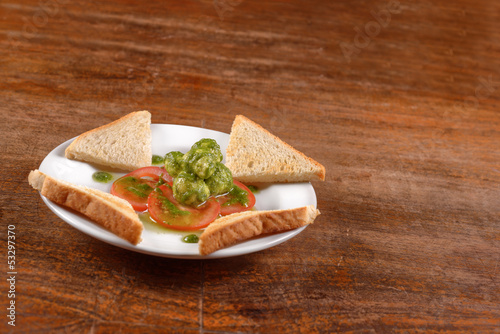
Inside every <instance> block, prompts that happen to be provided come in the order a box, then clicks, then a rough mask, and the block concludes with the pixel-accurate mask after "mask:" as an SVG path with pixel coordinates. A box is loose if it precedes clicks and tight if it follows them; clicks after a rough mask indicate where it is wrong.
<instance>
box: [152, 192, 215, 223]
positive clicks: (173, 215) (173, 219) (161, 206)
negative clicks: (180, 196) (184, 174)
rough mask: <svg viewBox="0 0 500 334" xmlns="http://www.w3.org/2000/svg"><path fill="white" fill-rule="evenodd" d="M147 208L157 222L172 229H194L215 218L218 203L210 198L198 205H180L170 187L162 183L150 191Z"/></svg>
mask: <svg viewBox="0 0 500 334" xmlns="http://www.w3.org/2000/svg"><path fill="white" fill-rule="evenodd" d="M148 210H149V215H150V216H151V218H153V219H154V220H155V221H156V222H157V223H158V224H161V225H163V226H165V227H168V228H171V229H174V230H181V231H194V230H199V229H202V228H204V227H207V226H208V225H209V224H210V223H211V222H213V221H214V220H215V218H217V216H218V215H219V211H220V204H219V202H217V200H215V199H214V198H210V199H209V200H208V201H206V202H205V203H204V204H203V205H201V206H198V207H191V206H187V205H182V204H180V203H179V202H177V200H176V199H175V198H174V195H173V193H172V189H171V188H170V187H168V186H167V185H162V186H160V187H158V188H157V189H156V190H155V191H153V192H151V193H150V195H149V197H148Z"/></svg>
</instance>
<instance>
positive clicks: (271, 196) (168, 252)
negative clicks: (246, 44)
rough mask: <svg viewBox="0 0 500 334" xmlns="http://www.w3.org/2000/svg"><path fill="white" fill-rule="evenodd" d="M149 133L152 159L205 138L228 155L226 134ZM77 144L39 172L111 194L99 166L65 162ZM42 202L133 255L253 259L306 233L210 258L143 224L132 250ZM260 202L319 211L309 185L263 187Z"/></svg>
mask: <svg viewBox="0 0 500 334" xmlns="http://www.w3.org/2000/svg"><path fill="white" fill-rule="evenodd" d="M151 131H152V137H153V142H152V151H153V154H157V155H165V154H166V153H168V152H170V151H181V152H187V151H188V150H189V148H190V147H191V145H192V144H194V143H195V142H196V141H198V140H200V139H202V138H212V139H215V140H216V141H217V143H218V144H219V145H220V147H221V150H222V152H225V151H226V147H227V144H228V141H229V135H228V134H226V133H222V132H218V131H213V130H207V129H202V128H196V127H190V126H183V125H170V124H152V125H151ZM74 139H75V138H73V139H71V140H68V141H67V142H65V143H63V144H61V145H59V146H58V147H56V148H55V149H54V150H53V151H52V152H50V153H49V154H48V155H47V157H45V159H44V160H43V162H42V164H41V165H40V168H39V169H40V171H41V172H43V173H46V174H47V175H50V176H52V177H54V178H58V179H62V180H65V181H68V182H72V183H74V184H79V185H84V186H88V187H91V188H97V189H100V190H103V191H106V192H109V191H110V189H111V184H112V182H110V183H108V184H103V183H99V182H95V181H93V180H92V174H93V173H94V172H95V171H97V170H99V169H98V168H97V167H95V166H93V165H90V164H87V163H84V162H79V161H73V160H68V159H66V158H65V157H64V150H65V149H66V147H68V145H69V144H70V143H71V142H72V141H73V140H74ZM121 175H123V174H119V173H115V179H116V178H118V177H119V176H121ZM42 199H43V201H44V202H45V204H47V206H48V207H49V208H50V209H51V210H52V211H53V212H54V213H55V214H56V215H58V216H59V217H60V218H61V219H62V220H64V221H65V222H67V223H68V224H70V225H71V226H73V227H74V228H76V229H78V230H80V231H81V232H83V233H86V234H88V235H90V236H92V237H94V238H96V239H99V240H102V241H104V242H107V243H109V244H112V245H115V246H118V247H122V248H125V249H129V250H132V251H136V252H140V253H145V254H151V255H156V256H163V257H170V258H183V259H204V258H223V257H231V256H238V255H243V254H249V253H253V252H257V251H260V250H263V249H266V248H269V247H273V246H276V245H278V244H280V243H282V242H284V241H286V240H288V239H290V238H292V237H294V236H296V235H297V234H299V233H300V232H302V231H303V230H304V228H305V227H302V228H298V229H295V230H292V231H287V232H283V233H278V234H273V235H268V236H264V237H259V238H254V239H251V240H248V241H246V242H242V243H240V244H237V245H235V246H232V247H228V248H226V249H221V250H219V251H217V252H214V253H212V254H210V255H208V256H201V255H200V254H199V252H198V244H188V243H185V242H182V240H181V239H182V237H183V236H185V235H186V234H188V233H186V232H176V231H170V230H168V231H167V230H166V229H163V230H162V229H160V228H155V227H154V226H153V225H150V224H145V229H144V231H143V234H142V239H143V240H142V242H141V243H140V244H138V245H136V246H134V245H132V244H130V243H128V242H127V241H125V240H123V239H121V238H119V237H117V236H116V235H114V234H112V233H111V232H108V231H107V230H105V229H103V228H101V227H100V226H98V225H96V224H95V223H93V222H92V221H90V220H88V219H86V217H84V216H82V215H80V214H77V213H75V212H74V211H70V210H67V209H65V208H64V207H62V206H60V205H57V204H55V203H53V202H51V201H50V200H48V199H47V198H45V197H43V196H42ZM256 199H257V204H256V209H257V210H272V209H290V208H296V207H301V206H305V205H314V206H316V194H315V192H314V188H313V187H312V185H311V184H310V183H307V182H306V183H290V184H272V185H267V186H264V187H262V188H260V190H259V191H258V192H257V194H256Z"/></svg>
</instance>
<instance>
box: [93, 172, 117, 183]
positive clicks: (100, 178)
mask: <svg viewBox="0 0 500 334" xmlns="http://www.w3.org/2000/svg"><path fill="white" fill-rule="evenodd" d="M92 179H93V180H94V181H96V182H101V183H108V182H109V181H111V180H112V179H113V175H111V174H110V173H108V172H95V173H94V174H92Z"/></svg>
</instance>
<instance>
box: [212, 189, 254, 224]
mask: <svg viewBox="0 0 500 334" xmlns="http://www.w3.org/2000/svg"><path fill="white" fill-rule="evenodd" d="M233 183H234V185H235V186H237V187H239V188H240V189H241V190H243V191H245V192H246V193H247V194H246V198H247V200H246V201H245V200H244V198H243V200H242V201H240V200H239V196H238V194H237V193H234V192H229V193H227V194H225V195H222V196H218V197H217V200H218V201H219V203H220V214H221V215H222V216H226V215H229V214H231V213H236V212H241V211H248V210H250V209H252V208H253V207H254V205H255V195H254V194H253V193H252V191H251V190H250V189H248V187H247V186H245V185H244V184H243V183H241V182H239V181H236V180H233ZM243 195H244V194H243ZM242 202H243V203H242Z"/></svg>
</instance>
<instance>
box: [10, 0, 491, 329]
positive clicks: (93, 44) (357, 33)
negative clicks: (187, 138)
mask: <svg viewBox="0 0 500 334" xmlns="http://www.w3.org/2000/svg"><path fill="white" fill-rule="evenodd" d="M0 18H1V19H0V74H1V79H0V110H1V115H2V122H0V138H1V150H0V161H1V162H2V163H1V167H0V168H1V172H2V174H1V175H2V178H1V180H0V188H1V190H2V191H1V192H0V198H1V204H2V205H1V207H0V210H1V211H0V216H1V225H2V227H1V231H0V234H1V236H2V244H3V246H2V247H3V251H2V254H4V255H3V256H2V259H3V260H2V266H1V267H2V268H3V269H2V272H1V273H0V277H4V278H3V279H0V282H2V283H1V284H0V291H2V292H1V293H0V300H1V303H0V305H1V309H2V310H4V311H2V312H1V314H0V315H1V317H0V319H2V320H0V323H1V326H2V327H0V328H2V331H4V332H8V331H14V332H19V333H32V332H39V333H54V332H64V333H67V332H75V333H106V332H109V333H119V332H123V333H153V332H185V333H237V332H238V333H270V332H271V333H278V332H283V333H290V332H302V333H316V332H323V333H326V332H329V333H330V332H342V331H354V332H376V333H384V332H424V331H445V332H495V331H498V330H499V328H500V297H499V296H500V279H499V273H500V268H499V267H500V265H499V262H500V114H499V108H500V3H499V2H498V1H494V0H490V1H486V0H475V1H472V0H457V1H445V0H435V1H425V0H420V1H406V0H400V1H390V0H377V1H362V0H354V1H353V0H349V1H347V0H342V1H291V0H290V1H285V0H283V1H247V0H213V1H212V0H207V1H148V2H144V1H139V0H123V1H118V0H115V1H113V0H110V1H106V2H103V1H75V2H73V1H69V0H44V1H38V0H24V1H22V2H21V1H15V0H6V1H2V2H1V3H0ZM142 109H147V110H149V111H150V112H151V113H152V120H153V123H171V124H183V125H191V126H197V127H205V128H209V129H214V130H219V131H224V132H229V130H230V126H231V123H232V120H233V118H234V116H235V115H236V114H244V115H246V116H248V117H250V118H252V119H253V120H255V121H256V122H258V123H260V124H261V125H263V126H264V127H266V128H267V129H269V130H270V131H271V132H273V133H274V134H276V135H278V136H279V137H281V138H282V139H283V140H285V141H286V142H288V143H289V144H291V145H293V146H295V147H296V148H297V149H299V150H301V151H303V152H305V153H306V154H307V155H309V156H311V157H312V158H314V159H316V160H318V161H319V162H321V163H322V164H324V165H325V167H326V171H327V180H326V181H325V182H315V183H314V184H313V186H314V188H315V190H316V194H317V197H318V207H319V209H320V210H321V212H322V215H321V216H320V217H319V218H318V219H317V220H316V222H315V224H314V225H312V226H310V227H309V228H307V229H306V230H305V231H304V232H303V233H301V234H299V235H298V236H297V237H296V238H294V239H292V240H289V241H288V242H286V243H284V244H282V245H279V246H276V247H274V248H271V249H268V250H265V251H261V252H259V253H255V254H250V255H246V256H241V257H235V258H229V259H220V260H211V261H185V260H175V259H165V258H158V257H152V256H147V255H141V254H138V253H134V252H130V251H126V250H122V249H119V248H116V247H113V246H110V245H108V244H105V243H103V242H100V241H97V240H95V239H93V238H91V237H88V236H87V235H85V234H83V233H81V232H79V231H77V230H75V229H74V228H72V227H71V226H69V225H68V224H66V223H65V222H63V221H62V220H61V219H59V218H58V217H57V216H55V215H54V214H53V213H52V212H51V211H50V210H49V209H48V208H47V207H46V206H45V205H44V204H43V202H42V201H41V199H40V196H39V194H38V192H36V191H34V190H33V189H31V188H30V186H29V185H28V183H27V176H28V173H29V171H30V170H32V169H35V168H37V167H38V166H39V164H40V163H41V161H42V159H43V158H44V157H45V156H46V155H47V154H48V153H49V152H50V151H51V150H52V149H53V148H55V147H56V146H57V145H59V144H60V143H62V142H64V141H66V140H68V139H70V138H72V137H74V136H77V135H78V134H80V133H82V132H83V131H86V130H89V129H92V128H95V127H97V126H99V125H102V124H105V123H107V122H110V121H112V120H114V119H116V118H118V117H120V116H122V115H124V114H127V113H129V112H131V111H136V110H142ZM10 224H14V225H15V227H16V229H15V231H16V251H17V253H16V261H17V263H16V269H17V272H18V273H17V276H16V278H17V281H16V299H15V301H16V307H17V308H16V327H11V326H9V325H7V321H8V318H7V317H6V314H7V311H6V307H7V306H8V303H9V298H8V297H7V292H8V290H9V286H8V284H7V281H6V278H8V277H7V276H8V275H7V272H8V268H7V264H6V262H7V226H8V225H10Z"/></svg>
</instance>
